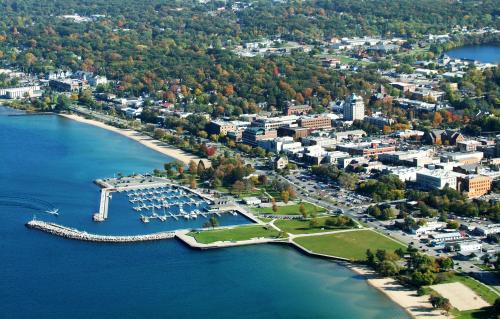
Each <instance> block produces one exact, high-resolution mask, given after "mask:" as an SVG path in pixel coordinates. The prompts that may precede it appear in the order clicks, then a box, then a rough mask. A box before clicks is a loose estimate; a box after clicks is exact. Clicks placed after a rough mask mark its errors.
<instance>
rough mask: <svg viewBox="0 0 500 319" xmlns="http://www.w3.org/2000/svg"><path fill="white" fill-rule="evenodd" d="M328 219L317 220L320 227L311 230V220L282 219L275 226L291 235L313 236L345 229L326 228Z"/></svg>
mask: <svg viewBox="0 0 500 319" xmlns="http://www.w3.org/2000/svg"><path fill="white" fill-rule="evenodd" d="M327 219H328V217H319V218H317V220H318V222H319V225H318V227H314V228H311V227H310V226H309V220H300V219H280V220H276V221H275V222H274V225H275V226H276V227H278V228H279V229H281V230H282V231H284V232H287V233H291V234H312V233H321V232H326V231H332V230H335V229H345V228H346V227H342V228H336V227H334V228H330V227H326V226H325V221H326V220H327Z"/></svg>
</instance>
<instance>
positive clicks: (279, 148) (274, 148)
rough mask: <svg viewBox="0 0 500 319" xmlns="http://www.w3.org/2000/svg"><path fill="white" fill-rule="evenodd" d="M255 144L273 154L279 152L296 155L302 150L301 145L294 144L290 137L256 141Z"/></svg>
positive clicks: (298, 143)
mask: <svg viewBox="0 0 500 319" xmlns="http://www.w3.org/2000/svg"><path fill="white" fill-rule="evenodd" d="M257 144H258V146H260V147H262V148H263V149H265V150H266V151H269V152H273V153H275V154H278V153H280V152H291V153H296V152H298V151H300V150H301V149H302V144H301V143H300V142H295V141H294V140H293V137H290V136H284V137H278V138H275V139H271V140H262V141H258V143H257Z"/></svg>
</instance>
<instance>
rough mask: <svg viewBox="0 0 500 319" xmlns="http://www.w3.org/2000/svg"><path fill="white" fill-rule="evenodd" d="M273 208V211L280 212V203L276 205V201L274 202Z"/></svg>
mask: <svg viewBox="0 0 500 319" xmlns="http://www.w3.org/2000/svg"><path fill="white" fill-rule="evenodd" d="M272 210H273V212H275V213H277V212H278V205H276V203H273V207H272Z"/></svg>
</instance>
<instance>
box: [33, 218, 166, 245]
mask: <svg viewBox="0 0 500 319" xmlns="http://www.w3.org/2000/svg"><path fill="white" fill-rule="evenodd" d="M26 227H28V228H32V229H38V230H41V231H44V232H47V233H49V234H53V235H56V236H61V237H64V238H69V239H77V240H83V241H92V242H101V243H131V242H141V241H152V240H163V239H172V238H174V237H175V232H173V231H168V232H159V233H154V234H145V235H130V236H115V235H96V234H89V233H87V232H84V231H80V230H78V229H74V228H69V227H65V226H61V225H58V224H56V223H48V222H44V221H41V220H31V221H29V222H27V223H26Z"/></svg>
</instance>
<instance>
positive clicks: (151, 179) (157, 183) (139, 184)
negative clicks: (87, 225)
mask: <svg viewBox="0 0 500 319" xmlns="http://www.w3.org/2000/svg"><path fill="white" fill-rule="evenodd" d="M95 183H96V184H97V185H99V186H100V187H101V198H100V203H99V211H98V212H97V213H95V214H94V215H93V219H94V221H96V222H103V221H105V220H106V219H107V218H108V206H109V199H110V198H111V193H113V192H129V191H138V190H149V193H151V194H150V195H153V194H155V189H157V188H175V189H178V190H180V191H181V193H182V194H181V195H180V196H185V195H187V194H194V195H198V196H199V197H200V198H202V200H204V201H206V202H207V203H214V199H213V198H211V197H210V196H207V195H206V194H203V193H202V192H199V191H196V190H194V189H190V188H188V187H186V186H183V185H178V184H175V183H172V182H171V181H170V180H168V179H165V178H161V177H155V176H143V175H137V176H134V177H120V178H108V179H98V180H96V181H95ZM156 193H158V192H156ZM157 205H158V204H157Z"/></svg>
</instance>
